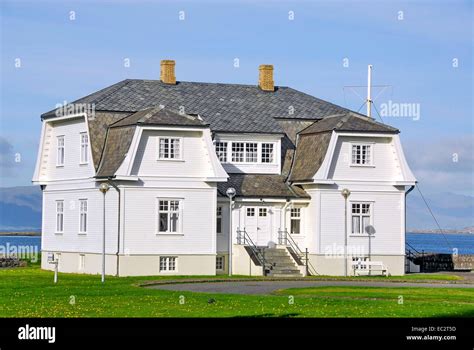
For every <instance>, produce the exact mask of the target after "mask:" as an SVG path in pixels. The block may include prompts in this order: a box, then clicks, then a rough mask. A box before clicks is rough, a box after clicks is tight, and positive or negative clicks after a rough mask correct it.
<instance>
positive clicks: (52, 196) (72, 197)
mask: <svg viewBox="0 0 474 350" xmlns="http://www.w3.org/2000/svg"><path fill="white" fill-rule="evenodd" d="M50 187H52V186H50V185H48V186H47V187H46V190H45V191H44V192H43V198H44V208H43V213H44V215H43V232H42V239H41V246H42V247H41V248H42V249H43V250H47V251H64V252H83V253H100V252H102V237H103V224H102V220H103V216H102V212H103V195H102V193H101V192H100V191H99V190H98V189H97V188H90V187H89V188H84V189H76V190H52V189H50ZM79 199H87V200H88V201H87V204H88V211H87V233H86V234H82V233H79V213H80V212H79V211H80V205H79ZM57 200H64V232H63V233H62V234H59V233H55V231H56V201H57ZM117 225H118V218H117V193H116V192H115V190H114V189H113V188H111V189H110V190H109V192H108V193H107V197H106V252H107V253H110V254H114V253H116V251H117V241H118V237H117Z"/></svg>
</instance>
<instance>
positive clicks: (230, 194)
mask: <svg viewBox="0 0 474 350" xmlns="http://www.w3.org/2000/svg"><path fill="white" fill-rule="evenodd" d="M225 194H226V195H227V197H229V262H228V264H229V276H232V198H234V196H235V188H233V187H229V188H228V189H227V191H225Z"/></svg>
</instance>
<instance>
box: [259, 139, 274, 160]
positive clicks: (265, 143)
mask: <svg viewBox="0 0 474 350" xmlns="http://www.w3.org/2000/svg"><path fill="white" fill-rule="evenodd" d="M264 145H271V146H272V151H271V153H270V154H271V156H272V158H271V160H272V161H271V162H264V161H263V157H264V152H263V149H264V147H263V146H264ZM275 148H276V147H275V143H274V142H262V143H261V144H260V149H261V151H260V163H261V164H275Z"/></svg>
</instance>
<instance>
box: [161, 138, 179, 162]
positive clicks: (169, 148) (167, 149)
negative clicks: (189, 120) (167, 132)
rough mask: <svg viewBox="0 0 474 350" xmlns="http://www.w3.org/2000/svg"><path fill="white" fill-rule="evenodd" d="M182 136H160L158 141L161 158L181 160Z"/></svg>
mask: <svg viewBox="0 0 474 350" xmlns="http://www.w3.org/2000/svg"><path fill="white" fill-rule="evenodd" d="M181 152H182V147H181V138H178V137H160V138H159V141H158V159H159V160H181V159H182V157H181Z"/></svg>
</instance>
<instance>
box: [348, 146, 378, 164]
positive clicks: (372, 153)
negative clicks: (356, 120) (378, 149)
mask: <svg viewBox="0 0 474 350" xmlns="http://www.w3.org/2000/svg"><path fill="white" fill-rule="evenodd" d="M373 146H374V143H373V142H351V143H350V147H351V148H350V160H351V161H350V165H351V166H353V167H374V147H373ZM354 147H360V152H361V156H360V157H361V158H360V161H361V162H362V149H363V147H368V149H369V156H370V158H369V161H368V162H366V163H354Z"/></svg>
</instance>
